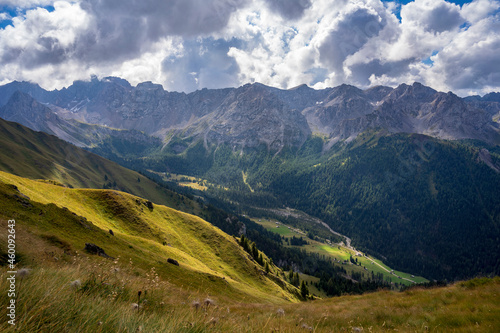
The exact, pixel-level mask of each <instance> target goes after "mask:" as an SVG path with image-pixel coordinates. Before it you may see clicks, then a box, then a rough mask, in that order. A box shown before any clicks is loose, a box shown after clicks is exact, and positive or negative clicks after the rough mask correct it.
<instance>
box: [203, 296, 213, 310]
mask: <svg viewBox="0 0 500 333" xmlns="http://www.w3.org/2000/svg"><path fill="white" fill-rule="evenodd" d="M203 304H204V305H205V306H206V307H207V308H208V307H209V306H210V305H215V302H214V300H213V299H211V298H208V297H207V298H205V300H204V301H203Z"/></svg>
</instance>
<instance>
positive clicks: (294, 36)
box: [0, 0, 500, 96]
mask: <svg viewBox="0 0 500 333" xmlns="http://www.w3.org/2000/svg"><path fill="white" fill-rule="evenodd" d="M92 75H96V76H97V77H99V78H104V77H106V76H117V77H121V78H124V79H126V80H128V81H129V82H130V83H131V84H133V85H136V84H138V83H140V82H144V81H152V82H154V83H159V84H162V85H163V87H164V88H165V89H166V90H169V91H184V92H192V91H194V90H198V89H202V88H225V87H237V86H241V85H243V84H246V83H253V82H260V83H263V84H266V85H270V86H274V87H278V88H282V89H289V88H292V87H295V86H298V85H301V84H307V85H309V86H311V87H313V88H316V89H322V88H326V87H334V86H337V85H340V84H343V83H347V84H352V85H355V86H358V87H360V88H367V87H370V86H375V85H388V86H397V85H399V84H401V83H407V84H411V83H413V82H415V81H418V82H421V83H423V84H425V85H428V86H431V87H433V88H434V89H437V90H440V91H445V92H447V91H453V92H454V93H456V94H458V95H460V96H466V95H472V94H479V95H484V94H486V93H488V92H492V91H500V0H473V1H445V0H414V1H407V0H398V1H383V0H79V1H53V0H0V84H5V83H8V82H10V81H13V80H18V81H22V80H24V81H31V82H35V83H38V84H40V85H41V86H42V87H43V88H45V89H60V88H62V87H67V86H69V85H71V84H72V82H73V81H75V80H89V79H90V77H91V76H92Z"/></svg>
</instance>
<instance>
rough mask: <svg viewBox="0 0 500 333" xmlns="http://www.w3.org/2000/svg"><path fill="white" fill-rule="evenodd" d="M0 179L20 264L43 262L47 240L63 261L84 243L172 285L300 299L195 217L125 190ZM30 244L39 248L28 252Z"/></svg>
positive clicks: (4, 217)
mask: <svg viewBox="0 0 500 333" xmlns="http://www.w3.org/2000/svg"><path fill="white" fill-rule="evenodd" d="M0 181H1V183H0V194H1V196H2V200H1V202H2V203H1V219H2V221H3V223H2V224H5V228H4V230H7V227H6V221H7V220H9V219H15V220H16V234H17V231H19V234H18V237H16V239H17V242H16V248H17V251H18V253H19V255H20V258H25V259H24V260H23V259H21V260H20V261H19V264H20V265H22V266H32V265H39V264H41V263H42V262H43V249H44V248H46V247H47V246H48V245H50V244H51V243H52V244H53V245H56V246H58V247H60V250H62V251H58V252H59V253H57V254H55V256H57V257H59V258H61V260H65V261H71V260H72V257H73V256H74V255H75V254H76V253H77V252H80V253H84V251H83V249H84V247H85V243H94V244H96V245H98V246H99V247H101V248H103V249H104V250H105V252H106V254H107V255H109V256H111V257H113V258H120V259H121V260H125V261H129V262H132V263H133V264H134V265H135V266H136V267H138V269H141V270H142V271H148V270H150V268H151V267H155V270H156V272H157V273H158V274H159V276H160V277H162V278H164V279H168V281H169V282H170V283H172V284H173V285H175V286H176V287H177V288H179V287H182V288H187V289H188V290H190V291H193V292H197V291H202V292H204V293H207V294H209V295H218V296H221V297H223V296H224V297H228V298H237V299H247V300H249V301H251V300H261V301H264V300H268V301H273V302H280V301H284V300H288V301H295V300H296V299H297V298H296V296H295V295H294V294H293V293H294V287H292V286H290V285H288V283H286V282H285V281H283V280H282V279H281V278H280V277H279V276H278V271H279V270H278V269H277V268H276V267H274V266H273V265H271V271H272V273H274V274H275V276H274V279H273V278H271V273H270V274H269V275H263V274H262V271H263V267H261V266H259V265H258V264H256V263H255V262H254V261H253V260H250V258H249V257H248V255H247V254H246V253H245V252H244V251H243V249H242V248H241V247H240V246H239V245H238V243H237V241H236V240H235V239H234V238H233V237H231V236H229V235H227V234H225V233H223V232H222V231H220V230H219V229H218V228H215V227H213V226H212V225H211V224H209V223H208V222H206V221H204V220H202V219H200V218H198V217H196V216H193V215H189V214H186V213H182V212H179V211H176V210H173V209H171V208H167V207H165V206H160V205H148V204H147V201H146V200H144V199H141V198H139V197H135V196H132V195H130V194H127V193H124V192H118V191H111V190H92V189H69V188H64V187H61V186H57V185H52V184H47V183H45V182H39V181H33V180H29V179H26V178H21V177H17V176H14V175H11V174H8V173H4V172H0ZM109 230H112V231H113V235H111V233H110V232H109ZM5 232H6V231H5ZM2 233H4V232H2ZM27 234H29V236H27V237H25V236H26V235H27ZM3 236H5V235H3ZM5 239H6V236H5V237H2V246H1V247H2V251H6V244H5V242H4V241H5ZM33 242H37V243H38V244H40V243H42V244H40V245H41V246H37V247H36V248H33V247H32V243H33ZM44 242H45V243H48V244H43V243H44ZM61 252H62V253H61ZM168 258H173V259H175V260H177V261H178V262H179V266H176V265H172V264H170V263H168V262H167V259H168ZM266 260H267V259H266Z"/></svg>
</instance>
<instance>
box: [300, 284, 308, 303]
mask: <svg viewBox="0 0 500 333" xmlns="http://www.w3.org/2000/svg"><path fill="white" fill-rule="evenodd" d="M300 295H301V296H302V298H304V299H307V296H308V295H309V289H308V288H307V286H306V283H305V282H304V280H302V283H301V284H300Z"/></svg>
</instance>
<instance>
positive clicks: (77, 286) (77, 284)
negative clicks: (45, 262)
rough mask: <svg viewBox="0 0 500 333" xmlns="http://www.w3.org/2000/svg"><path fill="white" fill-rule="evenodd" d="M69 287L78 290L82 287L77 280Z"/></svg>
mask: <svg viewBox="0 0 500 333" xmlns="http://www.w3.org/2000/svg"><path fill="white" fill-rule="evenodd" d="M69 285H70V286H71V288H74V289H80V287H81V286H82V282H81V281H80V280H79V279H77V280H75V281H71V282H70V283H69Z"/></svg>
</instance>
